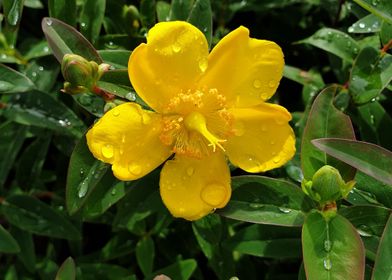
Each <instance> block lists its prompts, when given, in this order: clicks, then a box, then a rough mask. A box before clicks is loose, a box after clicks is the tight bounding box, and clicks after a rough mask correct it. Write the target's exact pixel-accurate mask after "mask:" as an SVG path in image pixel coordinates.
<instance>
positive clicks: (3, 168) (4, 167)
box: [0, 122, 27, 189]
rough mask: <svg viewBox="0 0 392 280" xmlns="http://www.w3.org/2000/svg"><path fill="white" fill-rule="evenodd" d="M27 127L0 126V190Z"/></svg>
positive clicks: (24, 136) (6, 124)
mask: <svg viewBox="0 0 392 280" xmlns="http://www.w3.org/2000/svg"><path fill="white" fill-rule="evenodd" d="M26 132H27V127H26V126H21V125H18V124H15V123H13V122H6V123H3V124H2V125H0V154H1V155H2V156H1V157H0V189H2V188H3V185H4V183H5V181H6V180H7V176H8V173H9V172H10V170H11V168H12V166H13V164H14V161H15V159H16V156H17V155H18V152H19V151H20V149H21V148H22V145H23V142H24V140H25V138H26Z"/></svg>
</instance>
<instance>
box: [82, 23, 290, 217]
mask: <svg viewBox="0 0 392 280" xmlns="http://www.w3.org/2000/svg"><path fill="white" fill-rule="evenodd" d="M283 65H284V60H283V53H282V51H281V49H280V47H279V46H278V45H277V44H275V43H274V42H271V41H266V40H257V39H252V38H249V30H248V29H247V28H245V27H239V28H237V29H236V30H234V31H232V32H231V33H229V34H228V35H227V36H226V37H224V38H223V39H222V40H221V41H220V42H219V43H218V44H217V45H216V47H215V48H214V49H213V50H212V51H211V53H210V54H208V45H207V41H206V38H205V37H204V35H203V33H202V32H201V31H199V30H198V29H197V28H196V27H194V26H192V25H191V24H189V23H186V22H181V21H176V22H162V23H158V24H156V25H155V26H154V27H153V28H152V29H151V30H150V31H149V33H148V36H147V43H146V44H141V45H139V46H138V47H137V48H136V49H135V50H134V51H133V53H132V55H131V57H130V59H129V64H128V70H129V77H130V80H131V83H132V85H133V87H134V89H135V90H136V92H137V93H138V95H139V96H140V97H141V98H142V99H143V100H144V101H145V102H146V103H147V104H148V105H149V106H150V107H151V108H152V110H154V111H149V110H145V109H143V108H141V106H139V105H138V104H136V103H125V104H123V105H120V106H117V107H115V108H114V109H112V110H110V111H109V112H107V113H106V114H105V115H104V116H103V117H102V118H101V119H100V120H99V121H98V122H97V123H96V124H95V125H94V126H93V127H92V128H91V129H90V130H89V131H88V133H87V143H88V146H89V149H90V150H91V152H92V153H93V154H94V156H95V157H96V158H97V159H99V160H101V161H104V162H107V163H110V164H112V170H113V173H114V175H115V176H116V177H117V178H118V179H120V180H136V179H139V178H141V177H143V176H144V175H146V174H147V173H149V172H151V171H152V170H154V169H155V168H157V167H158V166H159V165H161V164H162V163H163V162H165V161H166V160H167V159H168V158H169V157H170V156H171V155H172V154H173V153H175V156H174V158H173V159H170V160H168V161H166V163H165V164H164V166H163V168H162V171H161V176H160V194H161V197H162V200H163V202H164V204H165V205H166V207H167V208H168V209H169V211H170V212H171V213H172V215H173V216H175V217H182V218H185V219H188V220H196V219H199V218H201V217H203V216H205V215H207V214H208V213H210V212H211V211H213V210H214V209H216V208H222V207H224V206H225V205H226V204H227V202H228V201H229V199H230V195H231V187H230V170H229V168H228V166H227V163H226V156H227V158H228V159H229V160H230V161H231V162H232V163H233V164H234V165H236V166H238V167H240V168H242V169H243V170H246V171H248V172H264V171H267V170H270V169H273V168H276V167H279V166H281V165H283V164H284V163H286V162H287V161H288V160H289V159H290V158H291V157H292V156H293V154H294V152H295V145H294V144H295V137H294V134H293V131H292V129H291V127H290V126H289V125H288V122H289V121H290V119H291V115H290V113H289V112H288V111H287V110H286V109H285V108H283V107H281V106H279V105H275V104H269V103H265V102H264V101H265V100H267V99H269V98H270V97H271V96H272V95H273V94H274V93H275V91H276V88H277V87H278V85H279V81H280V79H281V77H282V71H283ZM225 154H226V156H225Z"/></svg>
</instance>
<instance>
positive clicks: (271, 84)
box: [268, 80, 276, 88]
mask: <svg viewBox="0 0 392 280" xmlns="http://www.w3.org/2000/svg"><path fill="white" fill-rule="evenodd" d="M268 86H269V87H270V88H273V87H275V86H276V81H275V80H271V81H269V83H268Z"/></svg>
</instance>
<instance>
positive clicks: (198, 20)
mask: <svg viewBox="0 0 392 280" xmlns="http://www.w3.org/2000/svg"><path fill="white" fill-rule="evenodd" d="M181 2H183V3H184V2H191V1H181ZM172 5H173V4H172ZM187 21H188V22H189V23H191V24H193V25H194V26H196V27H197V28H199V29H200V30H201V32H203V33H204V35H205V36H206V39H207V42H208V46H210V47H211V41H212V10H211V3H210V0H195V3H194V4H193V6H192V9H191V11H190V13H189V17H188V19H187Z"/></svg>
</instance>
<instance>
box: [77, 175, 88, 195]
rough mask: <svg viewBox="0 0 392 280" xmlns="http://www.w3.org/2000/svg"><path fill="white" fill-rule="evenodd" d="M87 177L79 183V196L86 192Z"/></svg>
mask: <svg viewBox="0 0 392 280" xmlns="http://www.w3.org/2000/svg"><path fill="white" fill-rule="evenodd" d="M86 181H87V178H86V179H85V180H84V181H83V182H82V183H81V184H80V188H79V192H78V196H79V198H82V197H84V196H85V195H86V194H87V191H88V184H87V182H86Z"/></svg>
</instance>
